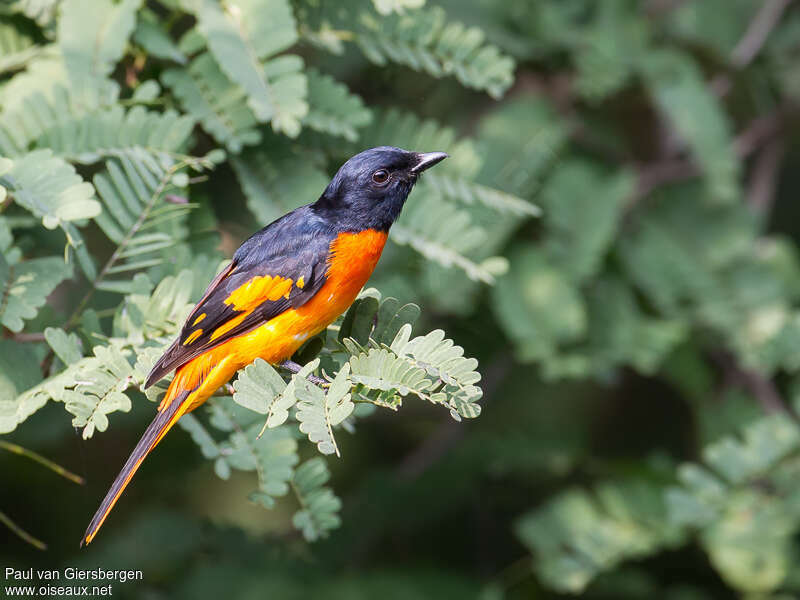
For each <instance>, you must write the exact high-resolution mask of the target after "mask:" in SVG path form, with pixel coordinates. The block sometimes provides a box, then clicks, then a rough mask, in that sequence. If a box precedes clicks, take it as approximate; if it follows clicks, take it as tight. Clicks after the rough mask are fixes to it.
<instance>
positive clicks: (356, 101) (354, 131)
mask: <svg viewBox="0 0 800 600" xmlns="http://www.w3.org/2000/svg"><path fill="white" fill-rule="evenodd" d="M308 103H309V105H310V108H309V110H308V114H307V115H306V116H305V117H303V124H305V125H308V126H309V127H310V128H311V129H314V130H315V131H321V132H322V133H329V134H331V135H336V136H341V137H343V138H344V139H346V140H347V141H348V142H355V141H356V140H357V139H358V130H359V129H360V128H362V127H364V126H365V125H368V124H369V123H370V121H372V113H371V112H370V111H369V109H367V108H366V107H365V106H364V102H363V101H362V100H361V98H359V97H358V96H356V95H355V94H352V93H350V90H348V89H347V87H346V86H345V85H344V84H341V83H339V82H337V81H336V80H335V79H334V78H333V77H331V76H330V75H325V74H323V73H320V72H319V71H317V70H315V69H309V71H308Z"/></svg>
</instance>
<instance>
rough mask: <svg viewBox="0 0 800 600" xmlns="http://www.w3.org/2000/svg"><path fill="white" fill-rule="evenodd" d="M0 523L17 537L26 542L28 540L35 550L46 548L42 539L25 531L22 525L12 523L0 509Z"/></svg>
mask: <svg viewBox="0 0 800 600" xmlns="http://www.w3.org/2000/svg"><path fill="white" fill-rule="evenodd" d="M0 523H2V524H3V525H5V526H6V527H8V528H9V529H10V530H11V531H13V532H14V533H15V534H16V535H17V536H18V537H20V538H22V539H23V540H25V541H26V542H28V543H29V544H30V545H31V546H33V547H34V548H36V549H37V550H47V544H45V543H44V542H43V541H42V540H40V539H37V538H35V537H33V536H32V535H31V534H30V533H28V532H27V531H25V530H24V529H23V528H22V527H20V526H19V525H17V524H16V523H14V521H12V520H11V519H10V518H9V516H8V515H6V513H4V512H3V511H0Z"/></svg>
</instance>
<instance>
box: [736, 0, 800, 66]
mask: <svg viewBox="0 0 800 600" xmlns="http://www.w3.org/2000/svg"><path fill="white" fill-rule="evenodd" d="M791 3H792V0H763V4H762V5H761V8H760V9H759V11H758V13H756V16H755V17H754V18H753V20H752V21H750V25H749V26H748V27H747V31H745V33H744V36H742V38H741V39H740V40H739V43H738V44H736V47H735V48H734V49H733V52H732V53H731V62H732V63H733V64H734V66H736V67H738V68H740V69H741V68H742V67H746V66H747V65H749V64H750V63H751V62H752V60H753V59H754V58H755V57H756V55H757V54H758V53H759V51H760V50H761V48H762V47H763V46H764V42H766V41H767V38H768V37H769V34H770V33H772V30H773V29H774V28H775V26H776V25H777V24H778V22H779V21H780V20H781V16H782V15H783V12H784V11H785V10H786V8H787V7H788V6H789V5H790V4H791Z"/></svg>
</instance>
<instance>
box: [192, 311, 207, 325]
mask: <svg viewBox="0 0 800 600" xmlns="http://www.w3.org/2000/svg"><path fill="white" fill-rule="evenodd" d="M205 318H206V313H203V314H202V315H200V316H199V317H197V318H196V319H195V320H194V323H192V327H194V326H195V325H197V324H198V323H199V322H200V321H202V320H203V319H205Z"/></svg>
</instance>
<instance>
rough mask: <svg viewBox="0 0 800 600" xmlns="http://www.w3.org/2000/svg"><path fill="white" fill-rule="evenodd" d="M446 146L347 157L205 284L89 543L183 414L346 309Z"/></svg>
mask: <svg viewBox="0 0 800 600" xmlns="http://www.w3.org/2000/svg"><path fill="white" fill-rule="evenodd" d="M447 156H448V155H447V154H446V153H444V152H412V151H408V150H403V149H401V148H396V147H393V146H379V147H376V148H369V149H367V150H364V151H363V152H360V153H359V154H356V155H355V156H353V157H351V158H350V159H349V160H347V161H346V162H345V163H344V164H343V165H342V166H341V167H340V168H339V170H338V171H337V172H336V174H335V175H334V177H333V179H331V181H330V183H329V184H328V186H327V187H326V188H325V190H324V191H323V192H322V195H321V196H320V197H319V198H318V199H317V200H316V201H315V202H313V203H310V204H306V205H304V206H301V207H299V208H297V209H295V210H293V211H291V212H289V213H287V214H285V215H283V216H282V217H280V218H278V219H276V220H275V221H273V222H272V223H270V224H269V225H267V226H266V227H264V228H263V229H261V230H260V231H258V232H256V233H255V234H253V235H252V236H251V237H250V238H248V239H247V240H245V241H244V242H243V243H242V245H241V246H239V248H238V249H237V250H236V252H235V253H234V255H233V259H232V260H231V262H230V263H229V264H228V265H227V267H225V268H224V269H223V270H222V271H221V272H220V273H219V274H218V275H217V276H216V277H214V279H213V280H212V281H211V283H210V284H209V285H208V287H207V288H206V290H205V292H204V293H203V295H202V297H201V298H200V301H199V302H198V303H197V305H196V306H195V307H194V308H193V309H192V311H191V312H190V313H189V316H188V317H187V318H186V321H185V322H184V324H183V326H182V328H181V330H180V334H179V335H178V337H177V339H176V340H175V341H174V342H173V343H172V345H171V346H169V347H168V348H167V350H166V351H165V352H164V354H163V355H162V356H161V358H159V359H158V361H157V362H156V363H155V365H154V366H153V368H152V370H151V371H150V373H149V375H148V377H147V379H146V381H145V384H144V387H145V388H147V387H149V386H151V385H153V384H154V383H155V382H157V381H159V380H160V379H162V378H163V377H165V376H166V375H168V374H169V373H170V372H171V371H173V370H174V371H175V375H174V377H173V379H172V381H171V382H170V384H169V387H168V388H167V391H166V393H165V395H164V397H163V399H162V400H161V403H160V404H159V406H158V410H157V412H156V416H155V418H154V419H153V421H152V422H151V423H150V425H149V426H148V427H147V429H146V430H145V432H144V434H143V435H142V437H141V439H140V440H139V442H138V443H137V444H136V447H135V448H134V450H133V452H132V453H131V455H130V457H129V458H128V460H127V461H126V462H125V465H124V466H123V467H122V470H121V471H120V473H119V475H117V478H116V479H115V480H114V482H113V484H112V485H111V488H110V489H109V490H108V493H107V494H106V496H105V498H104V499H103V501H102V503H101V504H100V507H99V508H98V509H97V512H96V513H95V514H94V517H93V518H92V520H91V522H90V523H89V526H88V528H87V529H86V533H85V534H84V536H83V538H82V539H81V544H80V545H81V546H83V545H84V544H89V543H91V541H92V540H93V539H94V537H95V536H96V535H97V532H98V530H99V529H100V527H101V526H102V525H103V523H104V521H105V520H106V517H107V516H108V514H109V512H110V511H111V509H112V508H113V507H114V505H115V504H116V502H117V500H118V499H119V498H120V496H121V495H122V493H123V491H124V490H125V488H126V487H127V485H128V484H129V483H130V481H131V479H132V477H133V476H134V474H135V473H136V471H137V470H138V469H139V467H140V465H141V464H142V461H144V459H145V457H146V456H147V455H148V454H149V453H150V452H151V451H152V450H153V448H155V446H156V445H157V444H158V443H159V442H160V441H161V439H162V438H163V437H164V436H165V435H166V433H167V432H168V431H169V430H170V429H171V428H172V427H173V426H174V425H175V423H177V422H178V419H180V418H181V416H183V415H184V414H186V413H188V412H190V411H192V410H194V409H195V408H197V407H198V406H200V405H201V404H203V403H204V402H205V401H206V400H207V399H208V398H209V397H210V396H211V395H213V394H214V392H215V391H216V390H217V389H219V388H220V387H221V386H223V385H225V384H226V383H227V382H228V381H229V380H230V379H231V378H232V377H233V376H234V374H235V373H236V372H237V371H238V370H239V369H241V368H242V367H245V366H247V365H248V364H250V363H252V362H253V361H254V360H255V359H256V358H262V359H264V360H265V361H267V362H269V363H271V364H274V365H280V366H283V367H285V368H287V369H289V370H290V371H292V372H295V373H296V372H297V371H299V369H300V365H298V364H297V363H294V362H292V361H291V360H289V359H290V358H291V357H292V355H293V354H294V352H295V351H296V350H297V349H298V348H299V347H300V346H301V345H302V344H303V343H304V342H305V341H306V340H308V339H309V338H311V337H313V336H315V335H316V334H318V333H320V332H321V331H322V330H323V329H325V328H326V327H327V326H328V325H329V324H330V323H332V322H333V321H334V320H335V319H336V318H337V317H338V316H339V315H340V314H342V313H343V312H344V311H346V310H347V309H348V308H349V307H350V305H351V304H352V303H353V301H354V300H355V299H356V297H357V296H358V293H359V292H360V291H361V288H362V287H363V286H364V284H365V283H366V282H367V280H368V279H369V277H370V275H371V274H372V272H373V270H374V269H375V266H376V265H377V263H378V259H379V258H380V256H381V252H382V251H383V247H384V244H385V243H386V239H387V235H388V232H389V228H390V227H391V226H392V224H393V223H394V222H395V220H396V219H397V218H398V217H399V216H400V212H401V210H402V209H403V206H404V204H405V202H406V199H407V198H408V195H409V193H410V192H411V189H412V188H413V187H414V184H415V183H416V182H417V180H418V179H419V177H420V175H421V174H422V172H423V171H425V170H427V169H429V168H430V167H432V166H433V165H435V164H437V163H439V162H441V161H442V160H444V159H445V158H447Z"/></svg>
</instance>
